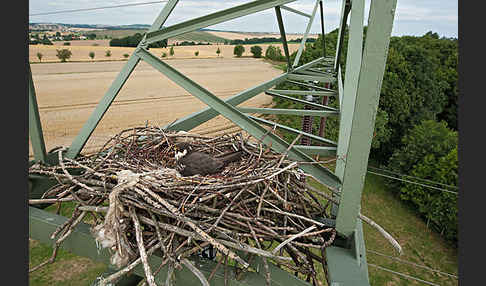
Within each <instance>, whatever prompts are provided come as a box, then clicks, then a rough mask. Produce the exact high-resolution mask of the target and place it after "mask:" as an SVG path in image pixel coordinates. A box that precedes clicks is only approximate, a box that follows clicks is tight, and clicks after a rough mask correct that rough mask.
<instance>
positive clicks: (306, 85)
mask: <svg viewBox="0 0 486 286" xmlns="http://www.w3.org/2000/svg"><path fill="white" fill-rule="evenodd" d="M287 82H290V83H293V84H296V85H299V86H303V87H308V88H312V89H316V90H322V91H329V92H336V91H334V90H332V89H330V88H325V87H321V86H316V85H313V84H309V83H303V82H300V81H293V80H290V79H287Z"/></svg>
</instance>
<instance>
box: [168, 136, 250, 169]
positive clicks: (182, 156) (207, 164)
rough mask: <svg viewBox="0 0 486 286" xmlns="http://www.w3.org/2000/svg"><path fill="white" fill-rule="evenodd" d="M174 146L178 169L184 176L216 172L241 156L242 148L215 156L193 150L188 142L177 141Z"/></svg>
mask: <svg viewBox="0 0 486 286" xmlns="http://www.w3.org/2000/svg"><path fill="white" fill-rule="evenodd" d="M174 148H175V159H176V161H177V169H178V171H179V172H180V174H181V175H182V176H184V177H187V176H193V175H196V174H199V175H202V176H205V175H212V174H216V173H219V172H221V171H222V170H223V168H224V167H226V166H227V165H228V164H229V163H231V162H234V161H237V160H239V159H240V158H241V150H240V151H236V152H233V153H230V154H227V155H224V156H222V157H218V158H215V157H213V156H211V155H209V154H206V153H204V152H199V151H195V150H193V148H192V147H191V145H190V144H189V143H187V142H182V143H177V144H176V145H175V147H174Z"/></svg>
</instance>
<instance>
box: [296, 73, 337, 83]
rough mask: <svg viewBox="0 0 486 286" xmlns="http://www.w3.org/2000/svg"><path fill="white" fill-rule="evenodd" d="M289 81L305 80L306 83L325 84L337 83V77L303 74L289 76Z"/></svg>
mask: <svg viewBox="0 0 486 286" xmlns="http://www.w3.org/2000/svg"><path fill="white" fill-rule="evenodd" d="M288 79H291V80H304V81H318V82H323V83H334V82H335V81H336V78H335V77H331V76H328V75H302V74H295V73H292V74H289V76H288Z"/></svg>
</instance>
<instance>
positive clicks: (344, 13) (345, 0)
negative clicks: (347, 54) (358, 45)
mask: <svg viewBox="0 0 486 286" xmlns="http://www.w3.org/2000/svg"><path fill="white" fill-rule="evenodd" d="M350 10H351V9H350V0H342V6H341V20H340V23H339V32H338V39H337V41H338V42H337V45H336V54H335V56H334V70H335V71H336V70H337V67H338V64H339V61H340V59H341V50H342V45H343V39H344V32H345V31H346V23H347V20H348V14H349V11H350Z"/></svg>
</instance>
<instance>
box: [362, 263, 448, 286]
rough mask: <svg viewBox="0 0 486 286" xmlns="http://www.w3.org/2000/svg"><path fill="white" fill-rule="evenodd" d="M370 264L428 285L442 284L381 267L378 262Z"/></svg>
mask: <svg viewBox="0 0 486 286" xmlns="http://www.w3.org/2000/svg"><path fill="white" fill-rule="evenodd" d="M368 265H369V266H373V267H376V268H378V269H381V270H383V271H387V272H390V273H393V274H396V275H398V276H402V277H405V278H408V279H412V280H415V281H419V282H422V283H424V284H427V285H432V286H440V285H439V284H435V283H432V282H429V281H425V280H422V279H420V278H417V277H413V276H410V275H407V274H405V273H400V272H396V271H393V270H391V269H388V268H385V267H381V266H378V265H376V264H373V263H368Z"/></svg>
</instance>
